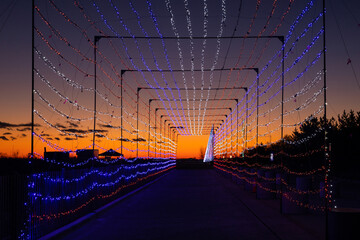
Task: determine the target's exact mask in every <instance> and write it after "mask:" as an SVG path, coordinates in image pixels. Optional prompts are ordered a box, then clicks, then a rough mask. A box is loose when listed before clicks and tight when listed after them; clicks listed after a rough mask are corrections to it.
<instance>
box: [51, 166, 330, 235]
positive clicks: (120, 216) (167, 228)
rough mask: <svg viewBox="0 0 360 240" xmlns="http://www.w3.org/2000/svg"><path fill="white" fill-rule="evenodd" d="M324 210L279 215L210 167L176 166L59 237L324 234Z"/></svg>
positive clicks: (271, 203)
mask: <svg viewBox="0 0 360 240" xmlns="http://www.w3.org/2000/svg"><path fill="white" fill-rule="evenodd" d="M324 238H325V231H324V216H321V215H282V214H280V211H279V200H258V199H256V198H255V195H254V194H253V193H250V192H246V191H244V190H243V188H242V187H241V186H239V185H236V184H235V183H233V182H232V181H231V180H229V179H227V178H225V177H223V176H222V175H220V174H218V173H217V172H216V171H215V170H214V169H174V170H172V171H170V172H169V173H168V174H166V175H164V176H162V177H161V178H160V179H159V180H158V181H156V182H154V183H153V184H151V185H149V186H148V187H146V188H144V189H142V190H141V191H138V192H137V193H135V194H133V195H131V196H130V197H127V198H125V199H124V200H122V201H120V202H118V203H117V204H114V206H112V207H111V208H109V209H107V210H105V211H103V212H102V213H101V214H98V215H97V216H96V217H94V218H92V219H90V220H89V221H87V222H86V223H84V224H81V225H80V226H77V227H76V228H73V229H72V230H71V231H68V232H67V233H66V234H62V235H61V236H60V237H57V239H71V240H76V239H77V240H80V239H84V240H85V239H87V240H88V239H166V240H171V239H186V240H188V239H207V240H208V239H245V240H247V239H266V240H272V239H291V240H296V239H307V240H308V239H309V240H311V239H324Z"/></svg>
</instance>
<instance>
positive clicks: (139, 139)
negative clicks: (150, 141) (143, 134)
mask: <svg viewBox="0 0 360 240" xmlns="http://www.w3.org/2000/svg"><path fill="white" fill-rule="evenodd" d="M133 141H134V142H146V140H145V139H143V138H133Z"/></svg>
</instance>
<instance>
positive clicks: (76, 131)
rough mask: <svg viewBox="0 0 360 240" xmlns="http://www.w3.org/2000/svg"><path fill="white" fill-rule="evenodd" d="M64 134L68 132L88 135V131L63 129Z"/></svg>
mask: <svg viewBox="0 0 360 240" xmlns="http://www.w3.org/2000/svg"><path fill="white" fill-rule="evenodd" d="M64 131H65V132H70V133H88V132H89V130H82V129H75V128H68V129H64Z"/></svg>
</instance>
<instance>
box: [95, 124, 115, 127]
mask: <svg viewBox="0 0 360 240" xmlns="http://www.w3.org/2000/svg"><path fill="white" fill-rule="evenodd" d="M98 126H99V127H103V128H113V126H111V125H110V124H98Z"/></svg>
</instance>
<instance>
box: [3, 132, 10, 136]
mask: <svg viewBox="0 0 360 240" xmlns="http://www.w3.org/2000/svg"><path fill="white" fill-rule="evenodd" d="M11 134H12V133H11V132H6V133H4V134H3V135H11Z"/></svg>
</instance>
